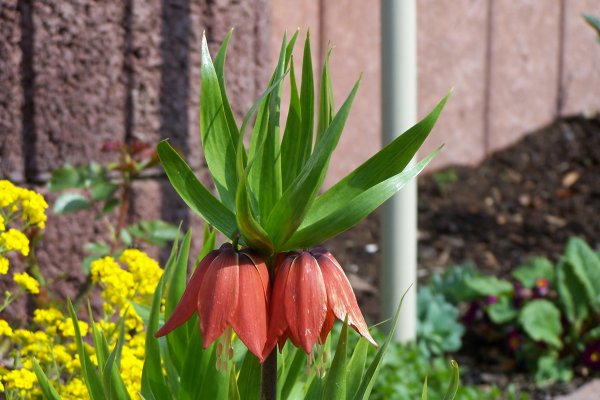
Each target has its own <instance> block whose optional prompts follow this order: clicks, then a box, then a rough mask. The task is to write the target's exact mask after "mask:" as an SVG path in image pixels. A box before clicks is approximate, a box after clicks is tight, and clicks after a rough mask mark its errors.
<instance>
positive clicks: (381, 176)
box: [302, 94, 450, 226]
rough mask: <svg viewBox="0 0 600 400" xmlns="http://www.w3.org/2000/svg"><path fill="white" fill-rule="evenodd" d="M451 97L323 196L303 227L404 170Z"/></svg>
mask: <svg viewBox="0 0 600 400" xmlns="http://www.w3.org/2000/svg"><path fill="white" fill-rule="evenodd" d="M449 96H450V94H448V95H446V97H444V98H443V99H442V100H441V101H440V102H439V104H438V105H437V106H436V107H435V108H434V109H433V110H432V111H431V112H430V113H429V115H427V116H426V117H425V118H423V119H422V120H421V121H419V122H418V123H417V124H416V125H414V126H413V127H412V128H410V129H409V130H407V131H406V132H404V133H403V134H402V135H401V136H399V137H398V138H396V139H395V140H394V141H392V142H391V143H389V144H388V145H387V146H385V147H384V148H383V149H381V150H380V151H379V152H378V153H377V154H375V155H374V156H372V157H371V158H369V159H368V160H367V161H365V162H364V163H363V164H362V165H361V166H359V167H358V168H357V169H355V170H354V171H352V172H351V173H350V174H348V175H347V176H346V177H345V178H344V179H342V180H341V181H339V182H338V183H336V184H335V185H334V186H333V187H331V188H330V189H329V190H327V191H326V192H325V193H324V194H323V195H321V196H319V197H318V198H317V199H316V200H315V202H314V204H313V205H312V206H311V208H310V209H309V210H308V213H307V214H306V218H305V220H304V222H303V223H302V226H309V225H312V224H313V223H314V222H315V221H318V220H320V219H323V218H324V217H325V216H327V215H329V214H331V213H333V212H336V211H339V210H343V209H345V208H346V207H347V205H348V204H351V203H352V201H354V198H355V197H356V196H358V195H359V194H361V193H363V192H364V191H366V190H367V189H369V188H370V187H373V186H375V185H377V184H378V183H380V182H383V181H385V180H386V179H388V178H390V177H392V176H394V175H397V174H399V173H400V172H402V171H403V170H404V168H405V167H406V166H407V165H408V163H409V161H410V160H411V159H412V158H413V156H414V155H415V153H416V152H417V150H418V149H419V147H420V146H421V144H423V142H424V141H425V139H426V138H427V136H428V135H429V132H431V130H432V129H433V126H434V125H435V123H436V121H437V119H438V117H439V115H440V113H441V112H442V109H443V108H444V105H445V104H446V101H447V100H448V97H449ZM335 118H338V116H337V115H336V117H335Z"/></svg>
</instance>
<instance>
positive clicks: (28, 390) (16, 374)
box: [2, 369, 41, 399]
mask: <svg viewBox="0 0 600 400" xmlns="http://www.w3.org/2000/svg"><path fill="white" fill-rule="evenodd" d="M2 380H3V381H4V383H5V385H6V387H5V389H6V390H11V391H13V392H16V393H17V394H18V395H19V396H20V398H23V399H29V398H31V397H33V396H36V395H40V394H41V393H40V391H39V389H38V388H37V387H36V386H34V384H36V385H37V378H36V376H35V374H34V373H33V372H31V371H29V370H26V369H15V370H12V371H7V372H6V373H4V374H2ZM32 395H33V396H32Z"/></svg>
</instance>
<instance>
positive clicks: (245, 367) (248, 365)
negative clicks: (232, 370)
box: [229, 352, 260, 400]
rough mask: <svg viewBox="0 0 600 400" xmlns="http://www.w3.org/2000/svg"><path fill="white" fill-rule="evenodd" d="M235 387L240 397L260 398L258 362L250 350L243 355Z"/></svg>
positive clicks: (251, 399) (252, 399) (249, 399)
mask: <svg viewBox="0 0 600 400" xmlns="http://www.w3.org/2000/svg"><path fill="white" fill-rule="evenodd" d="M229 379H230V380H231V379H232V378H229ZM237 387H238V391H239V395H240V397H241V398H242V399H244V400H260V362H259V361H258V358H257V357H256V356H255V355H254V354H252V353H251V352H247V353H246V355H245V356H244V361H243V362H242V366H241V367H240V373H239V376H238V378H237Z"/></svg>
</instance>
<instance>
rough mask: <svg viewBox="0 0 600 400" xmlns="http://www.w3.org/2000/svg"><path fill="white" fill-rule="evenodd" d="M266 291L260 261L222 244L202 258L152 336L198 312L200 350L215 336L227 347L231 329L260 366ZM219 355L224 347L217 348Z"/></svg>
mask: <svg viewBox="0 0 600 400" xmlns="http://www.w3.org/2000/svg"><path fill="white" fill-rule="evenodd" d="M269 293H270V288H269V272H268V270H267V266H266V264H265V262H264V260H263V259H262V257H260V256H259V255H258V253H256V252H254V251H252V250H249V249H244V250H241V251H236V250H235V249H234V248H233V247H232V245H231V244H229V243H226V244H224V245H222V246H221V248H220V249H218V250H214V251H212V252H210V253H209V254H208V255H207V256H206V257H204V259H202V261H201V262H200V264H199V265H198V267H197V268H196V270H195V271H194V273H193V274H192V277H191V278H190V280H189V282H188V285H187V287H186V289H185V291H184V292H183V295H182V296H181V299H180V300H179V303H178V304H177V306H176V307H175V310H174V311H173V314H171V316H170V317H169V319H168V320H167V322H166V323H165V324H164V325H163V326H162V328H160V329H159V330H158V331H157V332H156V334H155V336H156V337H160V336H164V335H166V334H168V333H169V332H171V331H172V330H173V329H175V328H177V327H178V326H179V325H181V324H183V323H185V322H186V321H187V320H188V319H189V318H190V317H191V316H192V315H193V314H194V311H197V312H198V315H199V316H200V331H201V332H202V340H203V346H204V348H206V347H208V346H210V345H211V344H212V343H213V342H214V341H215V340H216V339H218V338H219V337H222V340H223V342H224V343H226V344H227V346H229V344H230V341H231V329H233V331H235V333H236V334H237V335H238V336H239V338H240V339H241V341H242V342H243V343H244V344H245V345H246V347H248V350H250V351H251V352H252V353H253V354H255V355H256V356H257V357H258V358H259V359H260V360H261V362H262V361H264V357H263V350H264V347H265V343H266V341H267V323H268V320H267V308H268V303H269ZM223 351H225V352H229V349H228V348H227V349H223V348H221V349H220V350H218V352H223Z"/></svg>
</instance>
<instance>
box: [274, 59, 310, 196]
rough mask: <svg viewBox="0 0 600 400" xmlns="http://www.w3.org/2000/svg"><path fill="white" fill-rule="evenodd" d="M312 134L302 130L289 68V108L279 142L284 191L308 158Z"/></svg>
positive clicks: (293, 73) (295, 92)
mask: <svg viewBox="0 0 600 400" xmlns="http://www.w3.org/2000/svg"><path fill="white" fill-rule="evenodd" d="M311 148H312V132H311V131H308V130H303V129H302V116H301V110H300V96H299V95H298V88H297V86H296V74H295V72H294V66H293V64H292V66H291V67H290V107H289V109H288V115H287V120H286V123H285V130H284V133H283V140H282V142H281V174H282V187H283V190H286V189H287V188H288V187H289V186H290V185H291V183H292V182H293V181H294V179H295V178H296V177H297V176H298V174H299V173H300V171H301V170H302V167H304V164H306V161H307V160H308V158H309V157H310V152H311Z"/></svg>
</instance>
